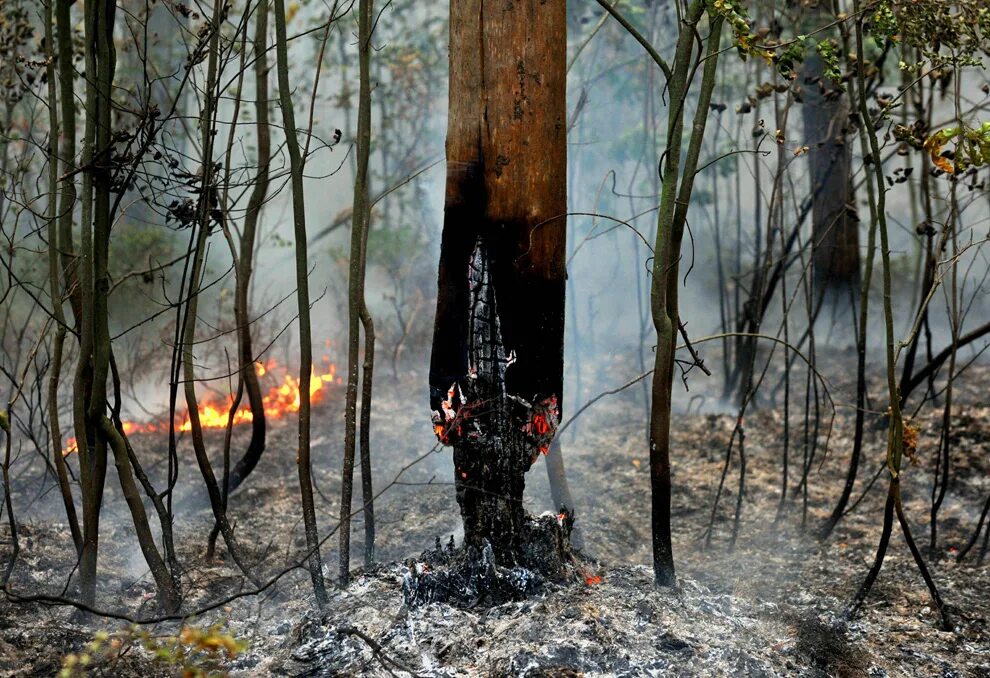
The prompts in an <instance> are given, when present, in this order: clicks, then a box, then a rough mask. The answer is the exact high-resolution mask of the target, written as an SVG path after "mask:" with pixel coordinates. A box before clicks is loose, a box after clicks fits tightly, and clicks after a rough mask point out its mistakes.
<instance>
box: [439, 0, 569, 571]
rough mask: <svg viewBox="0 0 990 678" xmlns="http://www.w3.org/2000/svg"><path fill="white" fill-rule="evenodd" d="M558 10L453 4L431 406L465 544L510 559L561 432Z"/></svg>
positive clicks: (549, 1) (561, 73)
mask: <svg viewBox="0 0 990 678" xmlns="http://www.w3.org/2000/svg"><path fill="white" fill-rule="evenodd" d="M564 5H565V3H564V1H563V0H544V1H542V2H540V1H537V0H522V1H517V2H512V3H508V4H506V3H502V2H497V3H496V2H486V1H485V0H473V1H465V2H457V3H451V8H450V12H451V15H450V109H449V118H448V127H447V189H446V204H445V215H444V227H443V238H442V242H441V251H440V267H439V289H438V295H437V312H436V325H435V329H434V338H433V355H432V360H431V365H430V405H431V409H432V410H433V420H434V426H435V429H436V431H437V434H438V436H439V437H440V439H441V440H442V441H443V442H444V443H447V444H451V445H453V447H454V465H455V484H456V489H457V500H458V503H459V505H460V508H461V516H462V518H463V520H464V538H465V543H466V544H468V545H470V546H474V547H479V548H480V547H481V546H482V545H483V543H484V542H485V541H486V540H487V541H488V542H490V543H491V545H492V547H493V551H494V553H495V556H496V559H498V560H501V561H503V562H512V561H514V559H515V558H514V554H515V552H516V550H517V548H518V546H519V544H518V539H519V528H520V526H521V523H522V518H523V508H522V496H523V489H524V487H525V473H526V471H527V470H528V469H529V467H530V466H531V465H532V463H533V461H534V460H535V459H536V457H537V456H538V455H539V453H540V452H541V451H543V452H545V451H546V450H548V449H549V445H550V441H551V440H552V438H553V434H554V432H555V430H556V425H557V421H558V417H559V405H560V398H561V394H562V384H563V350H562V349H563V336H564V285H565V280H566V261H565V254H566V251H565V239H566V229H565V226H566V219H565V214H566V211H567V203H566V171H567V169H566V168H567V151H566V108H565V57H566V15H565V7H564Z"/></svg>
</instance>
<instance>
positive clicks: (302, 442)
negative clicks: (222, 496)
mask: <svg viewBox="0 0 990 678" xmlns="http://www.w3.org/2000/svg"><path fill="white" fill-rule="evenodd" d="M273 9H274V12H275V55H276V70H277V72H278V96H279V103H280V104H281V106H282V121H283V123H284V126H285V145H286V148H287V149H288V151H289V163H290V165H289V171H290V173H291V183H292V222H293V234H294V236H295V240H296V247H295V250H296V301H297V304H298V311H299V438H298V440H299V447H298V450H297V452H296V465H297V466H298V468H299V490H300V496H301V499H302V514H303V524H304V526H305V529H306V549H307V559H308V560H309V574H310V578H311V579H312V581H313V592H314V593H315V594H316V603H317V605H318V606H319V607H321V608H322V607H324V606H325V605H326V604H327V602H328V600H329V599H328V597H327V590H326V584H325V583H324V579H323V562H322V560H321V558H320V535H319V528H318V526H317V524H316V508H315V503H314V500H313V478H312V465H311V462H310V445H309V433H310V392H309V385H310V380H311V379H312V378H313V337H312V330H311V329H310V318H309V308H310V301H309V264H308V262H307V256H308V255H307V250H306V200H305V195H304V193H303V164H304V162H305V158H303V157H302V154H301V152H300V149H299V139H298V137H297V136H296V117H295V110H294V109H293V106H292V87H291V85H290V84H289V57H288V38H287V37H286V31H285V3H284V2H283V0H275V4H274V7H273Z"/></svg>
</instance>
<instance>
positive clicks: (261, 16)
mask: <svg viewBox="0 0 990 678" xmlns="http://www.w3.org/2000/svg"><path fill="white" fill-rule="evenodd" d="M267 43H268V3H267V2H260V3H258V9H257V16H256V17H255V33H254V55H255V63H254V76H255V80H254V82H255V106H254V113H255V131H256V133H257V135H258V174H257V176H256V177H255V180H254V186H253V188H252V189H251V196H250V197H249V198H248V204H247V211H246V212H245V215H244V230H243V232H242V233H241V236H240V239H239V240H240V247H239V252H238V254H239V259H238V263H237V266H238V272H237V291H236V293H235V297H234V315H235V318H236V321H237V349H238V354H239V358H238V360H239V363H240V370H241V372H240V374H241V379H243V380H244V390H245V391H246V392H247V396H248V404H249V405H250V407H251V441H250V442H249V443H248V448H247V451H246V452H245V453H244V456H243V457H241V459H240V460H239V461H238V462H237V463H236V464H234V468H233V469H232V470H231V473H230V482H229V484H228V486H227V488H226V491H227V492H233V491H234V490H235V489H236V488H237V486H238V485H240V484H241V483H242V482H243V481H244V479H245V478H247V477H248V474H250V473H251V471H253V470H254V467H255V466H257V465H258V461H259V460H260V459H261V455H262V453H263V452H264V451H265V436H266V421H265V404H264V398H263V397H262V395H261V385H260V384H259V383H258V374H257V372H255V370H254V345H253V341H252V337H251V321H250V313H249V310H250V302H249V291H250V288H251V275H252V273H253V270H254V248H255V238H256V235H257V232H258V218H259V216H260V214H261V208H262V207H263V206H264V204H265V200H266V198H267V196H268V185H269V183H270V182H269V170H268V166H269V163H270V162H271V154H272V150H271V149H272V134H271V130H270V129H269V126H268V106H269V101H268V53H267V51H266V48H267Z"/></svg>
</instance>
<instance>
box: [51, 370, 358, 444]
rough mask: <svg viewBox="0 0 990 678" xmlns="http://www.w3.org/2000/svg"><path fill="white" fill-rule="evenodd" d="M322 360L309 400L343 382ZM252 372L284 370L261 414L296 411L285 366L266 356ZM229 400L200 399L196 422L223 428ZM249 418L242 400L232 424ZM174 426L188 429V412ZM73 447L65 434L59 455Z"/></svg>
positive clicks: (144, 426)
mask: <svg viewBox="0 0 990 678" xmlns="http://www.w3.org/2000/svg"><path fill="white" fill-rule="evenodd" d="M323 363H324V364H323V367H322V369H323V371H322V372H319V371H317V368H316V367H315V366H314V367H313V375H312V377H311V379H310V383H309V397H310V401H311V402H312V403H313V404H316V403H318V402H320V401H321V400H322V399H323V395H324V394H325V393H326V391H325V386H326V385H327V384H341V383H343V378H342V377H339V376H337V366H336V365H335V364H334V363H332V362H330V359H329V357H327V356H324V357H323ZM255 372H257V374H258V376H259V377H262V378H263V379H265V378H266V377H267V379H268V380H269V381H271V380H272V379H274V378H275V376H274V373H277V372H284V374H283V375H282V378H281V381H280V383H277V384H275V385H273V386H271V387H269V389H268V392H267V393H266V394H265V395H264V396H263V402H264V409H265V417H266V418H267V419H280V418H282V417H285V416H287V415H290V414H293V413H295V412H298V411H299V403H300V401H299V380H298V379H296V378H295V377H294V376H293V375H292V374H290V373H289V370H288V369H286V368H284V367H283V366H282V365H280V364H279V363H278V362H277V361H275V360H269V361H268V362H266V363H261V362H257V363H255ZM245 400H246V399H245ZM232 402H233V397H228V398H226V399H208V400H202V401H200V402H199V407H198V411H199V422H200V424H201V425H202V427H203V428H226V427H227V417H228V416H229V414H230V405H231V403H232ZM253 418H254V417H253V415H252V413H251V407H250V405H249V404H247V403H246V402H245V403H244V404H242V405H241V406H240V407H238V408H237V410H236V411H235V412H234V414H233V423H234V425H235V426H236V425H238V424H247V423H249V422H250V421H251V420H252V419H253ZM123 424H124V433H125V434H128V435H130V434H131V433H156V432H158V431H167V430H168V423H167V422H158V423H155V422H148V423H139V422H133V421H125V422H123ZM176 429H177V430H179V431H191V430H192V421H191V420H190V418H189V414H188V412H187V413H186V414H185V415H183V417H182V420H181V422H180V423H178V425H177V426H176ZM77 450H78V446H77V445H76V439H75V438H69V439H68V440H67V441H66V443H65V449H64V450H63V451H62V455H63V456H68V455H70V454H72V453H73V452H75V451H77Z"/></svg>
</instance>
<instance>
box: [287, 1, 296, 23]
mask: <svg viewBox="0 0 990 678" xmlns="http://www.w3.org/2000/svg"><path fill="white" fill-rule="evenodd" d="M297 12H299V3H298V2H290V3H289V6H288V8H286V10H285V23H289V22H291V21H292V18H293V17H294V16H295V15H296V13H297Z"/></svg>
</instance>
